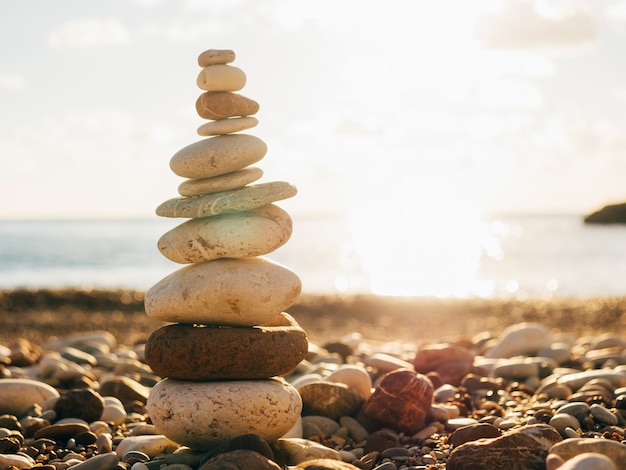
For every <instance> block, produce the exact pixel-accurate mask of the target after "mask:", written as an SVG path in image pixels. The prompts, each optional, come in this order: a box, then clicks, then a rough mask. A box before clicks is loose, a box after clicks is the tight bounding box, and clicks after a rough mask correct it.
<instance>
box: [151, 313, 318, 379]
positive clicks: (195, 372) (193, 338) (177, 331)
mask: <svg viewBox="0 0 626 470" xmlns="http://www.w3.org/2000/svg"><path fill="white" fill-rule="evenodd" d="M307 352H308V342H307V338H306V333H305V332H304V330H303V329H302V328H300V326H299V325H298V324H297V322H296V321H295V320H294V319H293V317H291V315H289V314H286V313H282V314H280V315H279V316H278V317H277V318H276V320H275V321H274V322H272V323H271V324H269V325H266V326H255V327H248V328H228V327H222V326H219V327H202V326H193V325H186V324H182V323H176V324H171V325H166V326H163V327H161V328H159V329H157V330H155V331H154V332H153V333H152V334H151V335H150V337H149V338H148V341H147V342H146V362H147V363H148V364H149V365H150V367H152V370H153V371H154V372H155V373H156V374H158V375H160V376H161V377H171V378H177V379H188V380H217V379H258V378H266V377H272V376H275V375H282V374H286V373H287V372H289V371H291V370H292V369H294V368H295V367H296V366H297V365H298V363H299V362H300V361H301V360H302V359H304V358H305V357H306V355H307ZM261 357H262V358H263V360H262V361H260V360H259V358H261Z"/></svg>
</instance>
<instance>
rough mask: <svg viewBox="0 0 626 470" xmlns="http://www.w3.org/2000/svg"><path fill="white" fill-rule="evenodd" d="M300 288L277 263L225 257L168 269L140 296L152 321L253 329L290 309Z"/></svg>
mask: <svg viewBox="0 0 626 470" xmlns="http://www.w3.org/2000/svg"><path fill="white" fill-rule="evenodd" d="M301 288H302V283H301V281H300V278H299V277H298V276H297V275H296V274H295V273H294V272H293V271H290V270H289V269H287V268H285V267H284V266H281V265H280V264H278V263H274V262H272V261H270V260H268V259H265V258H248V259H228V258H226V259H216V260H213V261H205V262H203V263H197V264H190V265H187V266H184V267H183V268H181V269H179V270H177V271H174V272H173V273H172V274H170V275H169V276H167V277H165V278H163V279H161V280H160V281H159V282H158V283H156V284H155V285H154V286H152V287H151V288H150V289H149V290H148V292H146V295H145V300H144V303H145V309H146V314H147V315H148V316H149V317H150V318H154V319H155V320H161V321H167V322H178V323H201V324H207V325H209V324H211V325H233V326H255V325H263V324H266V323H269V322H270V321H272V320H273V319H274V318H276V316H277V315H278V314H279V313H281V312H283V311H285V310H286V309H287V308H288V307H290V306H291V305H293V303H294V302H295V300H296V298H297V297H298V295H300V290H301Z"/></svg>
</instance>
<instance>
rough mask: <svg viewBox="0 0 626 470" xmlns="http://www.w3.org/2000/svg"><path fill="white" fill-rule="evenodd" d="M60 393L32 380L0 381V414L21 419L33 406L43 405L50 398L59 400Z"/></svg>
mask: <svg viewBox="0 0 626 470" xmlns="http://www.w3.org/2000/svg"><path fill="white" fill-rule="evenodd" d="M58 397H59V392H58V391H57V390H56V389H55V388H54V387H52V386H50V385H48V384H46V383H43V382H38V381H36V380H31V379H10V378H9V379H2V380H0V414H10V415H15V416H17V417H18V418H19V417H21V416H22V415H23V414H24V413H25V412H26V411H27V410H28V409H29V408H30V407H31V406H33V404H35V403H37V404H40V405H41V404H43V403H44V402H45V401H46V400H48V399H50V398H58Z"/></svg>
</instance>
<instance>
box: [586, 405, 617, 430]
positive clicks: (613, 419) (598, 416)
mask: <svg viewBox="0 0 626 470" xmlns="http://www.w3.org/2000/svg"><path fill="white" fill-rule="evenodd" d="M589 411H591V414H592V415H593V417H594V419H595V420H596V421H599V422H601V423H605V424H609V425H612V426H616V425H617V423H618V419H617V416H616V415H615V414H614V413H611V411H610V410H607V409H606V408H605V407H604V406H602V405H599V404H597V403H594V404H592V405H591V407H590V408H589Z"/></svg>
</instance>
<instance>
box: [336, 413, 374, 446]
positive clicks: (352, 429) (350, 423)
mask: <svg viewBox="0 0 626 470" xmlns="http://www.w3.org/2000/svg"><path fill="white" fill-rule="evenodd" d="M339 424H341V425H342V426H343V427H344V428H346V429H347V430H348V434H349V435H350V437H352V439H354V442H355V443H359V442H362V441H365V440H366V439H367V438H368V436H369V433H368V432H367V429H365V428H364V427H363V425H362V424H361V423H359V422H358V421H357V420H356V419H355V418H353V417H352V416H342V417H341V418H339Z"/></svg>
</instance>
